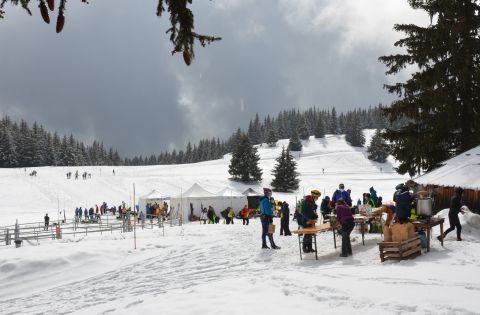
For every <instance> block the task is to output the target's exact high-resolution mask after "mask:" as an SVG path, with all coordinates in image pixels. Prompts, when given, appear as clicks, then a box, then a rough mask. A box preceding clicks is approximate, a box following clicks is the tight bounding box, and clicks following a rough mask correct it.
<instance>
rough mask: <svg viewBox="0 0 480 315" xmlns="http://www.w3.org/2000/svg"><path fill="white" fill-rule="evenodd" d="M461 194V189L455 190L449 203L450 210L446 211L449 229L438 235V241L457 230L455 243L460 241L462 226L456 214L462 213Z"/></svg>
mask: <svg viewBox="0 0 480 315" xmlns="http://www.w3.org/2000/svg"><path fill="white" fill-rule="evenodd" d="M462 194H463V189H462V188H461V187H456V188H455V193H454V195H453V197H452V199H451V201H450V210H449V211H448V220H449V221H450V227H449V228H448V229H447V230H446V231H445V232H444V233H443V235H440V236H439V237H437V238H438V240H439V241H441V240H442V239H444V238H445V236H447V234H448V233H450V232H452V231H453V230H455V228H457V241H461V240H462V225H461V224H460V219H459V218H458V213H459V212H461V213H462V214H463V213H464V212H463V210H462V209H461V207H462Z"/></svg>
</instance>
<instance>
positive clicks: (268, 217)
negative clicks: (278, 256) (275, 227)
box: [260, 188, 280, 249]
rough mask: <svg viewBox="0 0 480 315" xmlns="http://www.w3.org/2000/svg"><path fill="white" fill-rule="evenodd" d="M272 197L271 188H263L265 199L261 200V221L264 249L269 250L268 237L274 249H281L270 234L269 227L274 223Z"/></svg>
mask: <svg viewBox="0 0 480 315" xmlns="http://www.w3.org/2000/svg"><path fill="white" fill-rule="evenodd" d="M271 196H272V190H271V189H270V188H263V197H261V198H260V221H261V222H262V248H269V247H268V246H267V240H266V236H267V235H268V239H269V240H270V246H271V248H272V249H280V247H279V246H277V245H275V242H274V241H273V234H272V233H269V232H268V227H269V225H270V224H271V223H273V212H272V204H271V203H270V197H271Z"/></svg>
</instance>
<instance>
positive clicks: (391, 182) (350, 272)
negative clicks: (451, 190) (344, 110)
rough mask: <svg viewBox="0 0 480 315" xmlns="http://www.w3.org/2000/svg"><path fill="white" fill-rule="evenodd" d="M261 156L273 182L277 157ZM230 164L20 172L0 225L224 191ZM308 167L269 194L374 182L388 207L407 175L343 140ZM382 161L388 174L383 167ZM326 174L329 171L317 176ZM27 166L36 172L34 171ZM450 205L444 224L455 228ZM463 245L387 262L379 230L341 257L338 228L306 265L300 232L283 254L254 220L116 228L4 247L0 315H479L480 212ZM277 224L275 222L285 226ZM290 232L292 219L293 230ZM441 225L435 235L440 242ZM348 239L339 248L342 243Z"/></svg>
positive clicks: (1, 184) (13, 173)
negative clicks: (196, 191) (199, 189)
mask: <svg viewBox="0 0 480 315" xmlns="http://www.w3.org/2000/svg"><path fill="white" fill-rule="evenodd" d="M282 142H284V141H283V140H282V141H280V146H279V147H277V148H274V149H271V148H266V147H265V148H260V149H259V153H260V155H261V158H262V159H261V167H262V168H263V170H264V182H263V184H262V185H258V186H254V187H253V188H255V189H256V190H260V188H261V187H262V186H268V184H269V182H270V181H271V175H270V170H271V168H272V167H273V165H274V164H275V161H274V159H275V158H276V157H277V156H278V154H279V152H280V150H281V143H282ZM228 163H229V157H228V156H226V157H225V158H224V159H223V160H216V161H210V162H203V163H198V164H190V165H174V166H151V167H116V168H115V173H116V175H115V176H114V175H113V173H112V168H111V167H110V168H108V167H85V168H78V170H79V172H80V173H81V172H83V171H87V172H90V173H92V179H89V180H85V181H84V180H82V179H79V180H77V181H75V180H74V179H70V180H67V179H66V177H65V173H67V172H68V171H69V170H70V171H72V172H75V170H76V169H77V168H62V167H58V168H53V167H51V168H50V167H48V168H37V171H38V176H37V178H30V177H29V176H28V175H27V176H25V174H24V170H23V169H21V170H19V169H13V170H8V169H2V170H0V191H2V195H1V196H2V197H1V198H0V225H6V224H13V223H14V222H15V219H19V221H20V222H32V221H40V220H41V219H42V218H43V215H44V213H45V212H46V211H48V212H51V213H50V215H51V217H52V218H53V219H54V220H55V219H56V214H57V211H58V208H60V209H63V208H65V209H67V212H66V214H67V218H69V217H70V218H71V216H72V214H73V209H74V208H75V207H76V206H87V205H88V206H91V205H93V204H96V203H97V204H100V203H101V202H103V201H106V202H108V203H111V204H117V205H118V204H119V203H120V202H121V201H126V202H127V203H131V202H132V201H131V199H132V193H133V184H134V183H135V187H136V195H137V196H138V195H142V194H145V193H147V192H149V191H150V190H152V189H158V190H160V191H164V192H165V195H175V194H179V192H180V191H181V190H185V189H187V188H188V187H190V186H191V185H192V184H193V183H194V182H198V183H199V184H200V185H202V186H203V187H205V188H206V189H208V190H210V191H213V192H216V191H219V190H220V189H222V188H224V187H226V186H229V187H233V188H237V189H238V190H245V189H246V187H247V186H245V185H243V184H239V183H230V182H229V181H228V179H227V178H228V172H227V169H228ZM298 163H299V172H300V173H301V180H302V182H301V186H302V187H301V189H300V191H299V192H298V194H297V195H295V194H274V196H275V197H276V198H277V199H280V200H284V199H285V200H287V201H290V203H291V204H293V202H292V201H294V200H295V197H296V196H297V197H300V196H301V195H302V193H303V190H305V192H306V193H308V192H309V191H310V189H312V188H317V189H319V190H320V191H322V193H323V192H325V193H324V195H325V194H328V195H331V194H332V192H333V191H334V189H335V188H336V187H337V186H338V183H340V182H343V183H344V184H345V185H346V187H347V188H351V189H352V195H353V196H352V197H353V198H352V199H354V200H356V199H357V198H359V197H361V194H362V193H363V192H366V191H368V188H369V187H370V186H374V187H375V188H376V189H377V191H378V193H379V195H382V196H384V200H390V199H391V195H392V193H393V189H394V188H393V187H395V185H396V184H398V183H399V182H402V181H405V179H406V178H405V177H402V176H399V175H397V174H395V173H394V172H392V165H393V163H394V162H393V161H390V162H389V163H385V164H377V163H372V162H370V161H369V160H368V159H366V153H365V152H364V150H363V149H358V148H352V147H350V146H349V145H348V144H346V143H345V141H344V139H343V137H337V136H327V137H326V138H324V139H320V140H317V139H311V140H310V141H308V142H305V146H304V150H303V152H302V154H301V157H300V159H299V160H298ZM380 167H381V168H382V171H380ZM322 168H323V169H324V174H323V173H322ZM28 171H29V170H28V169H27V173H28ZM447 212H448V210H443V211H442V212H441V213H439V216H442V217H445V218H446V222H445V225H446V227H448V216H447ZM461 222H462V224H463V228H464V229H463V239H464V241H462V242H457V241H455V235H454V234H455V232H453V233H451V234H449V235H448V237H447V239H446V241H445V243H444V247H441V246H440V243H439V242H438V241H437V240H435V239H432V241H431V244H432V248H431V251H430V252H429V253H426V254H423V255H421V256H419V257H417V258H416V259H414V260H410V261H401V262H385V263H381V262H380V259H379V254H378V246H377V242H379V241H381V236H380V235H378V234H366V240H365V246H363V245H362V242H361V236H360V234H359V232H357V231H354V232H353V233H352V245H353V253H354V254H353V256H352V257H349V258H340V257H338V255H339V253H340V246H339V248H337V249H335V248H334V246H333V235H332V233H331V232H328V233H324V234H321V235H319V237H318V246H319V260H318V261H316V260H315V259H314V256H313V255H312V254H307V255H305V256H304V260H300V257H299V253H298V239H297V237H296V236H289V237H285V236H279V235H278V233H277V235H275V239H276V242H277V244H278V245H280V246H281V247H282V249H280V250H261V249H260V245H261V241H260V235H261V227H260V224H259V221H258V220H255V219H252V220H251V221H250V223H251V224H250V225H248V226H243V225H241V221H239V220H236V222H235V225H224V224H218V225H200V224H198V223H189V224H184V225H183V226H175V227H170V226H167V227H165V236H163V234H162V230H160V229H153V230H138V231H137V249H134V240H133V233H119V232H113V233H107V234H103V235H93V234H89V235H88V236H83V235H82V236H79V235H77V236H76V238H64V239H62V240H43V241H40V244H39V245H38V246H35V244H36V243H35V244H29V243H26V244H25V245H24V246H23V247H21V248H18V249H16V248H14V246H9V247H5V246H0V284H1V285H0V314H67V313H73V314H126V313H130V314H248V313H256V314H292V313H300V312H302V313H303V312H315V313H318V314H331V313H335V314H372V313H382V314H402V313H415V314H480V302H479V300H477V298H478V295H479V293H480V277H479V276H478V274H479V271H480V242H479V236H480V216H478V215H476V214H472V213H467V214H465V215H464V216H461ZM277 224H279V222H277ZM290 225H291V228H293V229H294V228H296V224H295V223H294V222H291V224H290ZM438 233H439V232H438V227H435V228H434V231H433V235H434V236H436V235H438ZM338 245H340V242H338Z"/></svg>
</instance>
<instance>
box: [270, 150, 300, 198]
mask: <svg viewBox="0 0 480 315" xmlns="http://www.w3.org/2000/svg"><path fill="white" fill-rule="evenodd" d="M276 161H277V164H276V165H275V168H274V169H273V171H272V175H273V180H272V183H271V185H272V187H273V190H274V191H280V192H290V191H295V190H297V189H298V184H299V182H300V180H299V179H298V175H299V174H298V172H297V171H296V169H297V162H295V160H294V159H293V156H292V155H291V154H290V150H289V149H288V148H287V149H286V150H285V147H283V148H282V153H281V154H280V156H279V157H278V158H277V159H276Z"/></svg>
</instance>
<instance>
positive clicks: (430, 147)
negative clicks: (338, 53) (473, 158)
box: [379, 0, 480, 176]
mask: <svg viewBox="0 0 480 315" xmlns="http://www.w3.org/2000/svg"><path fill="white" fill-rule="evenodd" d="M409 3H410V6H411V7H412V8H414V9H421V10H424V11H426V12H427V13H428V15H429V16H430V21H431V22H430V25H428V26H425V27H422V26H417V25H413V24H396V25H395V27H394V29H395V30H396V31H399V32H403V33H405V34H406V36H405V38H403V39H400V40H399V41H397V42H396V43H395V46H397V47H402V48H404V49H405V50H406V53H403V54H396V55H389V56H383V57H380V58H379V60H380V61H381V62H383V63H384V64H385V65H386V66H387V67H388V71H387V72H386V74H387V75H394V74H397V73H399V72H400V71H401V70H402V69H404V68H406V67H407V66H411V65H414V66H416V67H417V68H418V70H417V71H416V72H414V73H413V74H412V76H411V78H410V79H408V80H407V81H406V82H404V83H397V84H394V85H385V88H386V89H387V90H388V92H390V93H393V94H396V95H397V96H399V97H400V98H401V99H399V100H397V101H394V102H393V103H392V104H391V106H390V107H389V108H386V109H385V113H386V115H387V117H388V119H389V121H390V122H391V123H395V122H397V121H400V120H402V119H404V120H405V121H406V125H404V126H402V127H400V128H392V127H389V128H388V129H387V130H386V132H385V137H386V139H387V140H389V142H390V144H391V153H392V155H393V156H394V157H395V158H396V159H397V160H398V161H400V165H399V167H398V168H397V171H398V172H400V173H401V174H404V173H407V172H408V173H409V174H410V175H411V176H413V175H414V174H416V173H420V172H421V171H429V170H431V169H433V168H435V167H437V166H439V165H440V163H441V162H442V161H444V160H446V159H448V158H449V157H451V156H452V155H456V154H459V153H461V152H463V151H465V150H468V149H470V148H473V147H475V146H477V145H479V144H480V115H479V113H480V85H479V82H480V62H479V60H480V39H479V35H478V34H479V30H480V15H479V13H478V12H479V11H480V3H479V2H478V0H462V1H444V0H430V1H421V0H410V1H409Z"/></svg>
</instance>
